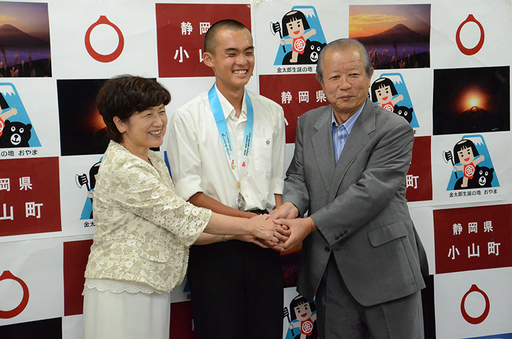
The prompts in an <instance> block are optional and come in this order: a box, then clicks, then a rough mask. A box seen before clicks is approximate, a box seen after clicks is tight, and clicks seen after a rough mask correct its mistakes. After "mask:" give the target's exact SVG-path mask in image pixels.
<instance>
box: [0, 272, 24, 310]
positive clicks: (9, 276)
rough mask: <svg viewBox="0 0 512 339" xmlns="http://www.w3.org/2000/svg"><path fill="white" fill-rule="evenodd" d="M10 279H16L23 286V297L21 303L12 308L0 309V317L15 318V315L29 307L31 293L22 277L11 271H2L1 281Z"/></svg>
mask: <svg viewBox="0 0 512 339" xmlns="http://www.w3.org/2000/svg"><path fill="white" fill-rule="evenodd" d="M8 279H11V280H14V281H16V282H17V283H19V284H20V285H21V288H23V298H22V299H21V302H20V304H19V305H18V306H16V307H15V308H13V309H12V310H9V311H2V310H0V319H9V318H14V317H15V316H17V315H18V314H20V313H21V312H23V310H24V309H25V307H27V304H28V296H29V293H28V286H27V284H25V282H24V281H23V280H21V279H20V278H18V277H16V276H14V275H13V274H12V273H11V272H10V271H4V273H2V275H1V276H0V281H2V280H8Z"/></svg>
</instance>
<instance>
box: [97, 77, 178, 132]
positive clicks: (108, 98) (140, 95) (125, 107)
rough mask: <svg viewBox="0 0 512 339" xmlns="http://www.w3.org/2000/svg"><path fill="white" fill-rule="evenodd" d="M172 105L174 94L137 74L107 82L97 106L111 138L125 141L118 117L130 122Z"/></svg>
mask: <svg viewBox="0 0 512 339" xmlns="http://www.w3.org/2000/svg"><path fill="white" fill-rule="evenodd" d="M169 102H171V94H170V93H169V91H168V90H167V89H165V88H164V87H163V86H162V85H161V84H159V83H158V82H157V81H156V80H154V79H148V78H143V77H139V76H133V75H121V76H117V77H114V78H112V79H109V80H107V81H106V82H105V84H104V85H103V87H102V88H101V89H100V91H99V93H98V95H97V96H96V105H97V107H98V111H99V113H100V114H101V116H102V117H103V121H104V122H105V124H106V125H107V132H108V135H109V137H110V138H111V139H112V140H114V141H116V142H121V140H122V137H121V133H119V131H118V130H117V127H116V125H115V123H114V117H116V116H117V117H119V119H121V120H122V121H127V120H128V119H129V118H130V117H131V116H132V114H134V113H135V112H142V111H144V110H146V109H148V108H149V107H154V106H159V105H161V104H164V105H167V104H169Z"/></svg>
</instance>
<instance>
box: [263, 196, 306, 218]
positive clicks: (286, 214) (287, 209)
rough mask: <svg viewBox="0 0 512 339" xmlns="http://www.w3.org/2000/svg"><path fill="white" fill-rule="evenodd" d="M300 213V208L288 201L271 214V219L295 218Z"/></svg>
mask: <svg viewBox="0 0 512 339" xmlns="http://www.w3.org/2000/svg"><path fill="white" fill-rule="evenodd" d="M298 215H299V210H298V209H297V207H295V205H294V204H292V203H291V202H289V201H287V202H285V203H284V204H282V205H281V206H279V207H278V208H276V209H275V210H273V211H272V212H270V214H269V218H270V219H271V220H275V219H295V218H297V216H298Z"/></svg>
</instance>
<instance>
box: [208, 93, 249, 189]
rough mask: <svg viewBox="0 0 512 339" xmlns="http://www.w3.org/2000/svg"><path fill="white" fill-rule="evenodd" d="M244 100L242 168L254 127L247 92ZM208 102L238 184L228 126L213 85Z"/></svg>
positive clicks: (246, 157)
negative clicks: (245, 119) (245, 110)
mask: <svg viewBox="0 0 512 339" xmlns="http://www.w3.org/2000/svg"><path fill="white" fill-rule="evenodd" d="M245 98H246V99H245V102H246V104H247V121H246V122H245V131H244V140H243V143H244V144H243V148H242V150H243V151H242V159H241V160H242V168H244V167H246V166H247V161H248V159H249V153H250V152H251V144H252V131H253V126H254V110H253V107H252V102H251V98H250V97H249V94H248V93H247V91H245ZM208 101H209V102H210V108H211V109H212V112H213V117H214V118H215V123H216V124H217V129H218V130H219V136H220V139H221V142H222V147H223V148H224V152H225V153H226V158H227V159H228V161H229V164H230V167H231V170H232V171H233V174H234V175H235V178H236V180H238V182H239V183H240V175H239V173H238V170H237V163H236V160H235V154H234V151H233V146H232V143H231V138H230V137H229V130H228V124H227V122H226V117H225V116H224V112H223V110H222V105H221V104H220V100H219V96H218V95H217V91H216V89H215V84H213V86H212V88H210V91H209V92H208Z"/></svg>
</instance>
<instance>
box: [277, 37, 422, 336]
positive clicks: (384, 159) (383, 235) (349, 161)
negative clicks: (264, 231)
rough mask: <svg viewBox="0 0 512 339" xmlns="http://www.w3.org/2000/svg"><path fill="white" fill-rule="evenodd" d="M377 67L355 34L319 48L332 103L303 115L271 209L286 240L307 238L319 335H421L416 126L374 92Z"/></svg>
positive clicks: (306, 282)
mask: <svg viewBox="0 0 512 339" xmlns="http://www.w3.org/2000/svg"><path fill="white" fill-rule="evenodd" d="M372 74H373V68H372V67H371V62H370V60H369V58H368V53H367V52H366V50H365V48H364V46H363V45H362V44H360V43H359V42H357V41H356V40H352V39H340V40H336V41H334V42H331V43H330V44H328V45H327V46H326V47H325V48H324V49H323V50H322V52H321V55H320V59H319V63H318V67H317V78H318V81H319V82H320V83H321V85H322V88H323V90H324V93H325V95H326V97H327V100H328V101H329V103H330V105H329V106H325V107H320V108H318V109H314V110H311V111H309V112H307V113H305V114H304V115H302V116H301V117H300V118H299V120H298V123H297V137H296V141H295V154H294V157H293V159H292V162H291V165H290V167H289V169H288V171H287V177H286V179H285V188H284V193H283V201H284V203H283V205H281V206H280V207H279V208H278V209H276V210H275V211H274V212H273V213H272V214H271V216H272V217H274V218H287V219H278V220H277V222H280V223H282V224H283V225H287V226H288V227H290V229H291V230H292V234H291V236H290V238H289V239H288V241H287V242H286V243H285V248H291V247H294V246H296V245H298V244H300V243H301V242H302V241H303V240H304V241H303V245H302V246H303V247H302V252H301V264H300V265H301V269H300V275H299V281H298V286H297V287H298V291H299V292H300V293H302V294H303V295H304V296H305V297H306V298H308V299H309V300H312V299H313V298H314V297H315V296H316V302H317V314H318V325H319V334H320V337H321V338H329V339H331V338H350V339H354V338H369V337H371V338H373V339H379V338H400V339H402V338H407V339H412V338H423V316H422V306H421V293H420V290H421V289H422V288H424V287H425V283H424V281H423V277H422V271H421V268H420V258H422V260H421V261H423V259H425V260H424V262H422V265H421V266H422V267H423V268H424V269H425V270H426V271H424V272H428V268H427V263H426V257H425V253H424V250H423V246H422V245H421V242H420V240H419V238H418V236H417V233H416V230H415V228H414V225H413V222H412V220H411V217H410V215H409V211H408V207H407V201H406V199H405V192H406V188H405V186H404V183H405V176H406V174H407V171H408V168H409V164H410V162H411V156H412V145H413V140H414V134H413V130H412V128H411V126H410V125H409V123H408V122H407V121H406V120H405V119H403V118H402V117H400V116H398V115H396V114H394V113H391V112H388V111H386V110H385V109H382V108H380V107H378V106H376V105H375V104H373V103H372V101H371V100H369V98H368V89H369V87H370V80H371V76H372ZM306 212H307V213H308V215H309V216H308V217H307V218H298V219H292V218H295V217H297V216H299V215H301V216H302V215H304V214H305V213H306Z"/></svg>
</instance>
